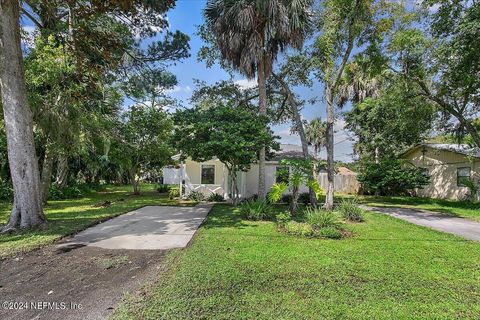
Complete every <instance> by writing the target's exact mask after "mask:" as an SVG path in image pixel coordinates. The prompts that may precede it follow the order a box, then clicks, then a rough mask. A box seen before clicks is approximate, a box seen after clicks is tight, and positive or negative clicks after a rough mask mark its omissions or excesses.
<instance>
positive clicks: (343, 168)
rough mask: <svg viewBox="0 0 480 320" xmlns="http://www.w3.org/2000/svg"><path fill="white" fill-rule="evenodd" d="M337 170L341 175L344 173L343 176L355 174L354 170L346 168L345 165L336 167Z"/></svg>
mask: <svg viewBox="0 0 480 320" xmlns="http://www.w3.org/2000/svg"><path fill="white" fill-rule="evenodd" d="M337 171H338V174H341V175H344V176H350V175H355V174H356V173H355V172H353V171H352V170H350V169H348V168H347V167H338V169H337Z"/></svg>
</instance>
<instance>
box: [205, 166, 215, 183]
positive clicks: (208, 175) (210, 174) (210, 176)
mask: <svg viewBox="0 0 480 320" xmlns="http://www.w3.org/2000/svg"><path fill="white" fill-rule="evenodd" d="M202 184H215V165H213V164H204V165H202Z"/></svg>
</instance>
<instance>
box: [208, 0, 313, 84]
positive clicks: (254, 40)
mask: <svg viewBox="0 0 480 320" xmlns="http://www.w3.org/2000/svg"><path fill="white" fill-rule="evenodd" d="M311 3H312V1H311V0H304V1H298V0H284V1H269V0H260V1H258V0H246V1H240V2H238V1H229V0H208V1H207V4H206V6H205V11H204V16H205V25H204V26H203V28H202V29H201V30H200V31H201V32H200V35H201V36H202V37H203V40H204V41H205V42H206V43H208V44H210V46H211V47H213V48H208V47H204V48H202V50H201V51H200V57H201V58H203V59H206V60H207V61H208V62H209V64H213V61H214V60H215V59H218V58H219V59H220V62H221V63H223V65H226V66H230V67H232V68H233V69H236V70H238V71H240V73H242V74H244V75H246V76H248V77H249V78H253V77H254V76H255V73H256V71H257V70H258V61H261V59H262V58H263V59H264V60H263V59H262V60H263V61H264V62H266V69H267V75H268V73H269V72H270V70H271V69H272V68H271V66H272V63H273V61H274V60H275V59H276V57H277V55H278V53H279V52H281V51H284V50H285V49H286V48H287V47H288V46H292V47H295V48H300V47H301V45H302V43H303V40H304V38H305V37H306V36H307V33H308V31H309V27H310V25H311V14H310V10H309V6H310V4H311ZM247 12H248V14H247ZM259 22H261V23H259ZM246 48H248V50H245V49H246ZM212 55H213V58H212ZM212 60H213V61H212Z"/></svg>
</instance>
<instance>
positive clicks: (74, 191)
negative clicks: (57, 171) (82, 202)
mask: <svg viewBox="0 0 480 320" xmlns="http://www.w3.org/2000/svg"><path fill="white" fill-rule="evenodd" d="M89 192H92V190H91V189H90V188H89V187H88V186H86V185H76V184H74V185H70V186H66V187H64V188H59V187H58V186H56V185H55V184H53V185H52V186H50V194H49V199H51V200H63V199H75V198H80V197H82V196H83V195H85V194H87V193H89Z"/></svg>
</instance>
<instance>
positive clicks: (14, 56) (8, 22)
mask: <svg viewBox="0 0 480 320" xmlns="http://www.w3.org/2000/svg"><path fill="white" fill-rule="evenodd" d="M19 10H20V7H19V1H15V0H0V88H1V94H2V105H3V115H4V121H5V131H6V134H7V149H8V160H9V165H10V173H11V176H12V183H13V192H14V205H13V209H12V213H11V215H10V219H9V220H8V223H7V225H6V226H5V227H4V229H3V231H9V230H13V229H15V228H17V227H18V226H20V227H22V228H26V227H33V226H36V225H40V224H43V223H44V222H45V216H44V214H43V206H42V200H41V189H40V173H39V171H38V161H37V157H36V155H35V145H34V140H33V116H32V111H31V109H30V107H29V106H28V104H27V93H26V87H25V73H24V70H23V58H22V51H21V47H20V23H19Z"/></svg>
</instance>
